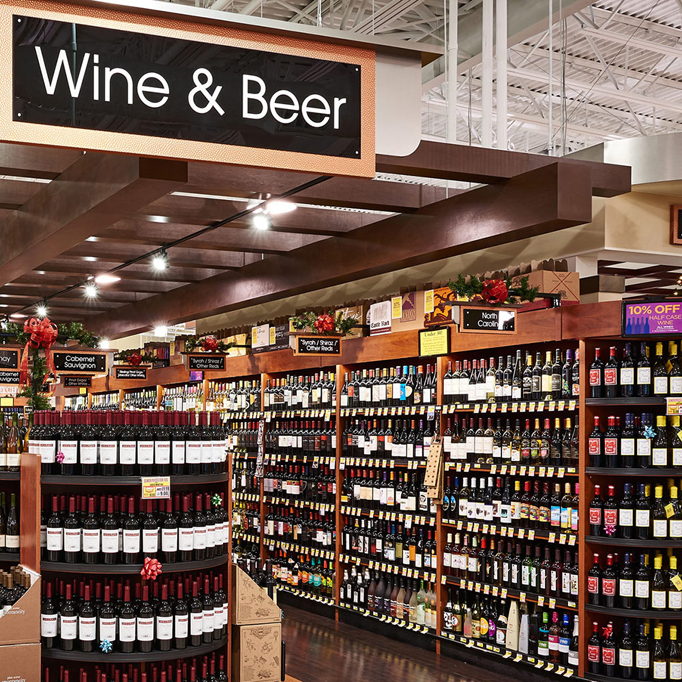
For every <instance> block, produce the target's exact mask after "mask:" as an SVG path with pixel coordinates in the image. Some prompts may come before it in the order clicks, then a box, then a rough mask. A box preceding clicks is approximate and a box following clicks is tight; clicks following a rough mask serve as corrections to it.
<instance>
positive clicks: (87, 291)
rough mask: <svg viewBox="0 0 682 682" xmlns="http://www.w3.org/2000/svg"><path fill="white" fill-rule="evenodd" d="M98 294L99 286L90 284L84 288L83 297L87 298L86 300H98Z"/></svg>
mask: <svg viewBox="0 0 682 682" xmlns="http://www.w3.org/2000/svg"><path fill="white" fill-rule="evenodd" d="M98 293H99V292H98V291H97V285H96V284H95V283H94V282H88V283H87V284H86V285H85V286H84V287H83V296H85V298H97V294H98Z"/></svg>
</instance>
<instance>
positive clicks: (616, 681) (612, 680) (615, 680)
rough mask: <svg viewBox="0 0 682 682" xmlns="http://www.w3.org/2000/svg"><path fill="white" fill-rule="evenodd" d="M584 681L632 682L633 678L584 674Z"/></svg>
mask: <svg viewBox="0 0 682 682" xmlns="http://www.w3.org/2000/svg"><path fill="white" fill-rule="evenodd" d="M585 679H586V680H595V682H632V680H634V679H635V678H634V677H631V678H625V677H615V676H612V675H598V674H597V673H590V672H586V673H585Z"/></svg>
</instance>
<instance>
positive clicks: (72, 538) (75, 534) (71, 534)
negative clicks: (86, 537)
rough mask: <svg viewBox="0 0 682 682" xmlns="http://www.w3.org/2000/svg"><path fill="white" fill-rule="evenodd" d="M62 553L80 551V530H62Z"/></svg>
mask: <svg viewBox="0 0 682 682" xmlns="http://www.w3.org/2000/svg"><path fill="white" fill-rule="evenodd" d="M64 551H65V552H80V551H81V529H80V528H65V529H64Z"/></svg>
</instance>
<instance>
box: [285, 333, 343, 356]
mask: <svg viewBox="0 0 682 682" xmlns="http://www.w3.org/2000/svg"><path fill="white" fill-rule="evenodd" d="M295 354H296V355H341V339H340V338H339V337H338V336H297V337H296V353H295Z"/></svg>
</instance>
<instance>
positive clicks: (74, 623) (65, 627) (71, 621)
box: [59, 616, 78, 639]
mask: <svg viewBox="0 0 682 682" xmlns="http://www.w3.org/2000/svg"><path fill="white" fill-rule="evenodd" d="M59 633H60V635H61V638H62V639H76V637H77V634H78V617H77V616H60V617H59Z"/></svg>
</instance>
